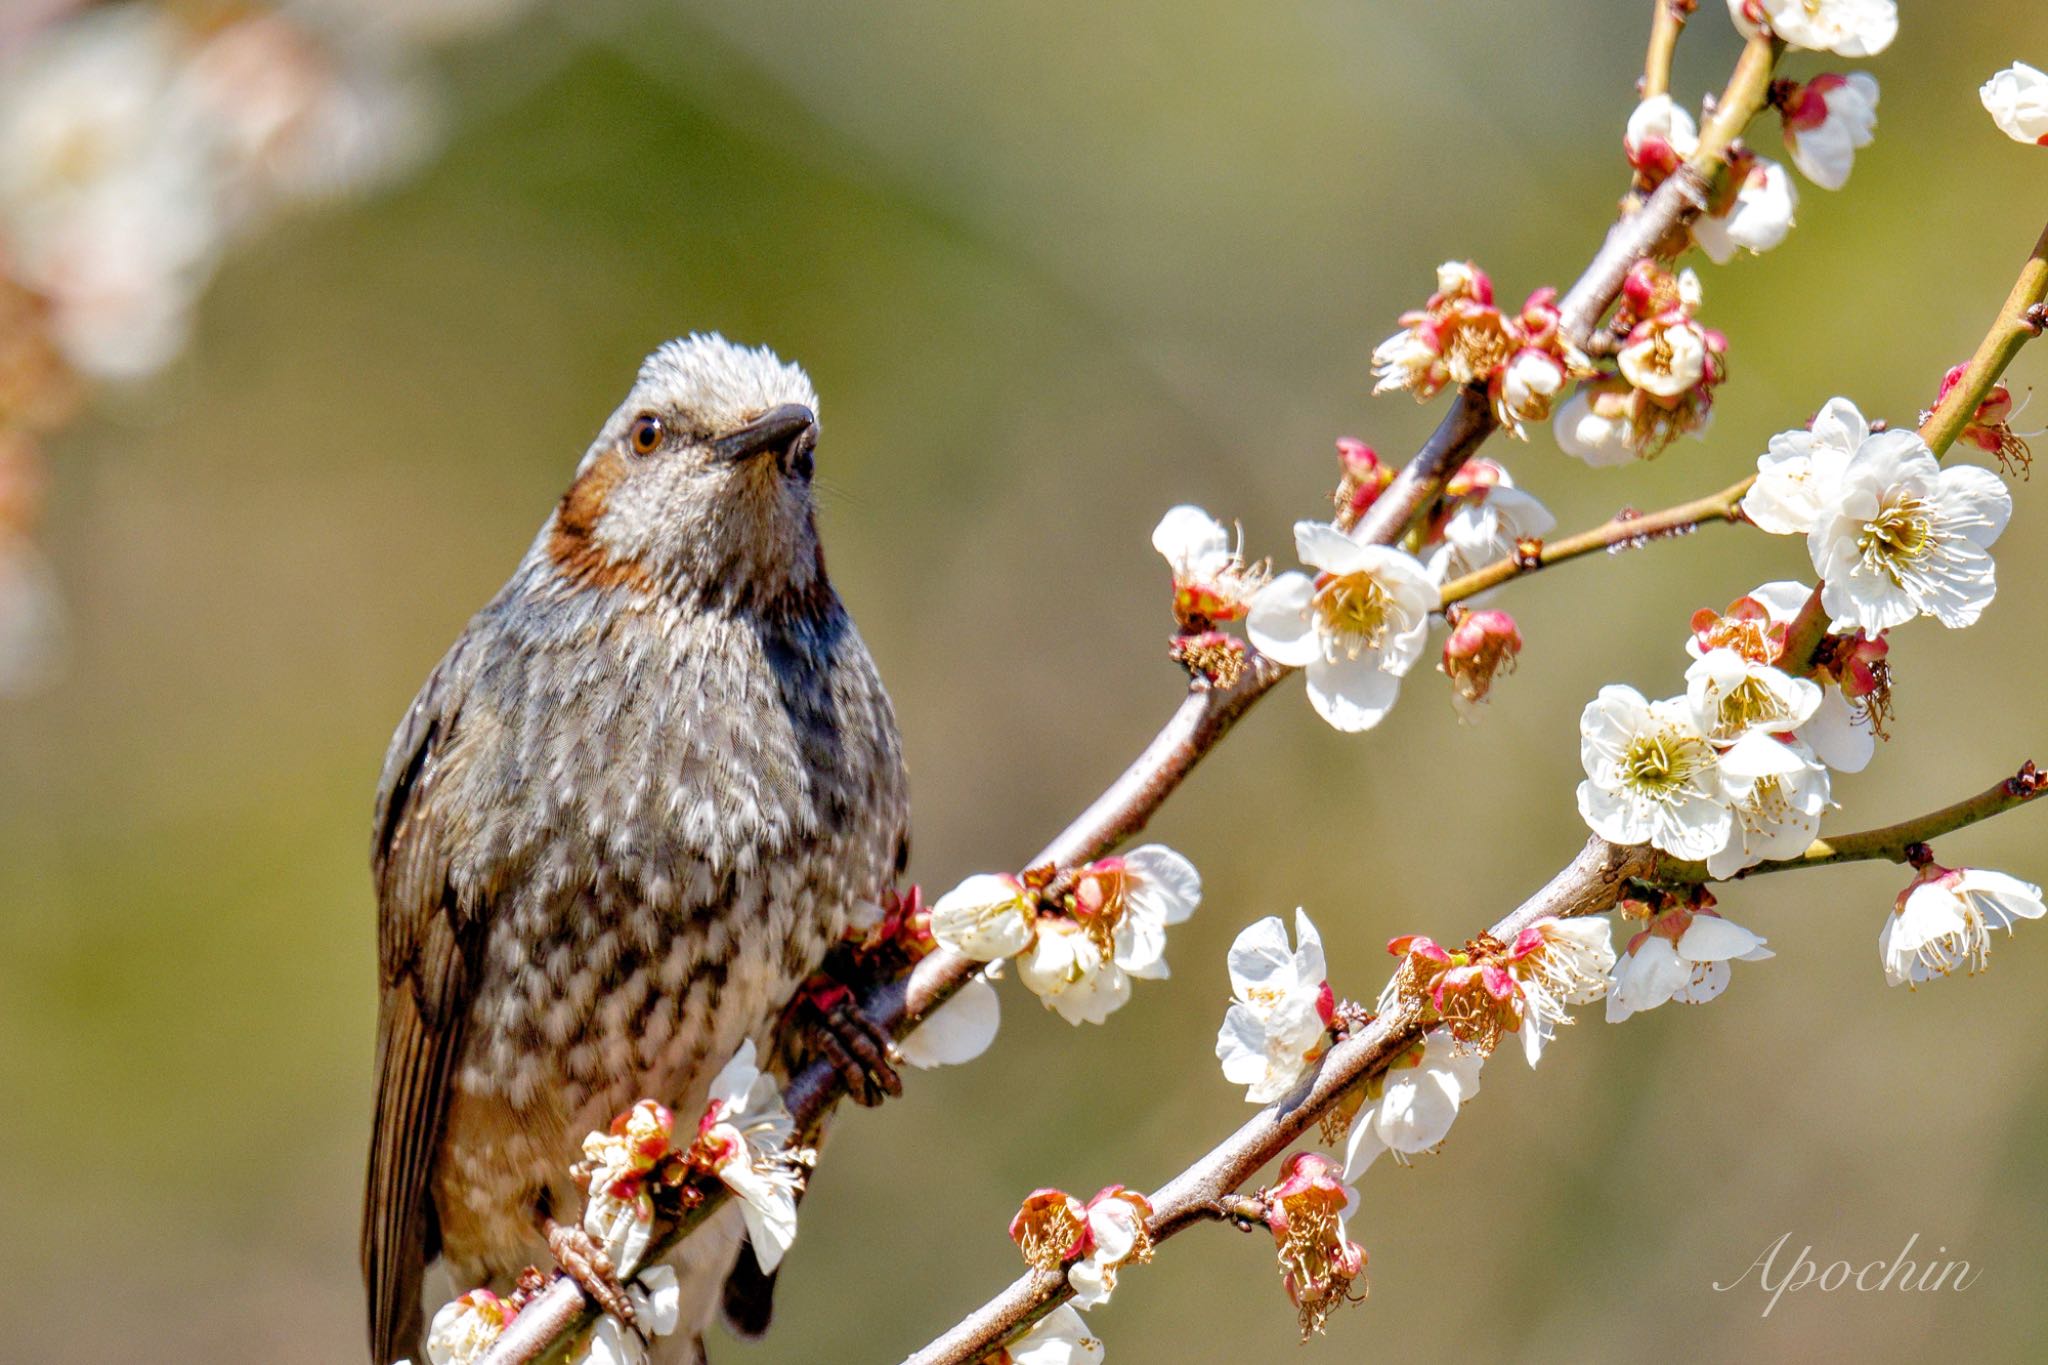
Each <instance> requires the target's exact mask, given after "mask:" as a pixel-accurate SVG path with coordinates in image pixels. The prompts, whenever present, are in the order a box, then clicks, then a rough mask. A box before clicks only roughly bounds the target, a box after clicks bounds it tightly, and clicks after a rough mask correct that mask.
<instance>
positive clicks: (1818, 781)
mask: <svg viewBox="0 0 2048 1365" xmlns="http://www.w3.org/2000/svg"><path fill="white" fill-rule="evenodd" d="M1721 783H1722V791H1723V793H1724V794H1725V795H1726V797H1727V800H1728V805H1729V809H1730V810H1731V811H1733V812H1734V816H1735V820H1734V824H1733V826H1732V827H1731V828H1730V829H1729V831H1728V842H1727V843H1726V844H1724V845H1722V846H1721V847H1720V848H1719V849H1717V850H1716V851H1715V852H1713V853H1710V854H1708V855H1707V875H1708V876H1710V877H1714V878H1716V879H1720V878H1725V877H1732V876H1734V875H1735V874H1736V873H1737V872H1739V871H1741V870H1742V869H1743V868H1745V867H1753V866H1755V865H1756V864H1758V863H1760V862H1763V861H1764V860H1766V859H1769V858H1790V857H1794V856H1796V855H1797V854H1800V853H1804V852H1805V851H1806V848H1807V846H1808V845H1809V844H1811V843H1812V842H1813V840H1814V836H1815V835H1817V834H1819V833H1820V817H1821V814H1822V812H1823V811H1825V810H1826V809H1827V807H1828V805H1829V780H1828V770H1827V769H1826V768H1824V767H1822V766H1821V764H1820V763H1819V761H1818V760H1816V759H1815V758H1814V756H1813V751H1812V750H1811V749H1808V748H1807V747H1806V746H1805V745H1804V744H1801V743H1799V742H1798V741H1797V740H1791V741H1781V740H1779V739H1777V738H1775V737H1774V736H1772V735H1771V734H1769V733H1767V732H1765V731H1762V730H1758V731H1754V732H1752V733H1750V734H1749V735H1747V736H1745V737H1744V738H1743V739H1741V740H1740V741H1738V742H1737V743H1736V744H1735V745H1734V746H1733V747H1732V748H1730V749H1729V750H1728V751H1727V752H1725V753H1723V754H1722V755H1721Z"/></svg>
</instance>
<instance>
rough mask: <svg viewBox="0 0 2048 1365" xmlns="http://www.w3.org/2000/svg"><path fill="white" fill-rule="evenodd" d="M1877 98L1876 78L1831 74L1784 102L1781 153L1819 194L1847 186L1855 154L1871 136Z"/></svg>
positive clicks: (1854, 73) (1809, 83) (1860, 73)
mask: <svg viewBox="0 0 2048 1365" xmlns="http://www.w3.org/2000/svg"><path fill="white" fill-rule="evenodd" d="M1877 95H1878V90H1877V77H1875V76H1873V75H1871V74H1870V73H1869V72H1867V71H1851V72H1850V73H1849V74H1847V75H1842V74H1840V73H1838V72H1832V71H1831V72H1828V73H1826V74H1825V75H1820V76H1815V77H1814V78H1813V79H1812V80H1810V81H1807V82H1806V83H1805V84H1804V85H1801V86H1799V87H1797V88H1796V89H1795V90H1793V91H1792V93H1791V94H1789V95H1788V96H1787V97H1786V98H1785V100H1784V101H1783V103H1782V105H1781V107H1782V108H1783V110H1784V115H1785V148H1786V150H1787V151H1789V152H1790V153H1791V154H1792V164H1793V165H1795V166H1797V167H1798V168H1799V173H1800V174H1801V175H1803V176H1805V177H1806V178H1807V179H1808V180H1811V181H1812V182H1813V183H1814V184H1816V185H1818V186H1820V187H1821V188H1822V189H1824V190H1838V189H1840V188H1842V186H1844V185H1846V184H1848V183H1849V171H1850V170H1851V168H1853V167H1854V166H1855V164H1856V152H1857V150H1858V149H1859V148H1863V147H1868V146H1869V145H1870V142H1871V139H1872V137H1874V136H1875V134H1876V129H1877Z"/></svg>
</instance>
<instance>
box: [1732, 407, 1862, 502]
mask: <svg viewBox="0 0 2048 1365" xmlns="http://www.w3.org/2000/svg"><path fill="white" fill-rule="evenodd" d="M1869 439H1870V423H1868V422H1866V421H1865V420H1863V414H1862V413H1861V412H1858V411H1857V410H1856V405H1855V404H1854V403H1852V402H1850V401H1849V400H1848V399H1846V398H1831V399H1829V400H1828V402H1827V405H1826V406H1825V407H1823V408H1822V409H1821V410H1820V412H1819V413H1818V414H1817V415H1816V416H1815V417H1814V419H1813V425H1812V427H1811V428H1809V429H1807V430H1804V431H1785V432H1780V433H1779V434H1778V435H1776V436H1773V437H1772V438H1771V444H1770V449H1769V450H1768V451H1766V452H1765V453H1764V454H1762V455H1760V456H1758V457H1757V462H1756V482H1755V483H1754V484H1752V485H1751V486H1750V490H1749V492H1747V493H1745V494H1743V497H1742V512H1743V515H1744V516H1746V517H1748V518H1749V519H1750V521H1751V522H1753V523H1755V525H1756V526H1757V527H1758V529H1760V530H1764V531H1768V532H1770V533H1771V534H1772V535H1777V536H1803V535H1805V534H1806V533H1807V532H1809V531H1811V530H1812V529H1813V526H1814V523H1815V522H1817V521H1819V520H1820V518H1821V515H1822V513H1823V512H1825V511H1826V510H1827V509H1828V507H1829V506H1830V505H1831V504H1832V503H1833V501H1834V496H1835V488H1836V485H1837V484H1839V483H1840V482H1841V478H1842V474H1843V471H1845V470H1846V469H1848V467H1849V461H1850V459H1851V458H1852V457H1853V456H1854V455H1855V454H1856V451H1857V450H1858V449H1859V448H1860V447H1861V446H1862V445H1863V443H1864V442H1865V441H1867V440H1869Z"/></svg>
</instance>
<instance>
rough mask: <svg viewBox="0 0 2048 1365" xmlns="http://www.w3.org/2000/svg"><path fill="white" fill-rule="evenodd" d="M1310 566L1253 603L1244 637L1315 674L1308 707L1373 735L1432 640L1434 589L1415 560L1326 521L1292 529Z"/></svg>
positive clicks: (1265, 590)
mask: <svg viewBox="0 0 2048 1365" xmlns="http://www.w3.org/2000/svg"><path fill="white" fill-rule="evenodd" d="M1294 538H1295V546H1296V548H1297V550H1298V551H1299V552H1300V555H1301V559H1302V562H1303V563H1305V564H1308V565H1310V566H1312V567H1313V568H1315V569H1316V570H1317V574H1316V576H1315V577H1314V578H1310V577H1309V576H1308V575H1307V574H1301V573H1285V574H1281V575H1280V576H1279V577H1277V578H1275V579H1274V580H1273V581H1272V582H1271V583H1268V584H1267V585H1266V586H1265V587H1263V588H1261V589H1260V590H1259V592H1258V595H1257V596H1256V597H1254V598H1253V599H1252V606H1251V613H1250V615H1249V616H1248V617H1247V618H1246V620H1245V632H1246V634H1247V635H1249V636H1250V637H1251V642H1252V644H1254V645H1255V646H1257V647H1258V649H1259V650H1260V651H1261V652H1263V653H1265V654H1266V655H1267V656H1269V657H1270V658H1272V659H1273V660H1275V661H1276V662H1279V663H1283V664H1288V665H1290V666H1293V667H1297V668H1305V669H1306V670H1307V672H1308V696H1309V701H1310V702H1311V703H1312V704H1313V705H1314V706H1315V708H1316V712H1317V714H1319V715H1321V716H1322V717H1323V719H1324V720H1326V721H1328V722H1329V723H1330V724H1331V725H1333V726H1335V727H1336V728H1337V729H1339V730H1345V731H1358V730H1368V729H1371V728H1372V727H1373V726H1375V725H1377V724H1379V723H1380V721H1381V720H1382V719H1383V718H1384V717H1385V716H1386V714H1387V712H1389V711H1391V710H1392V709H1393V707H1394V702H1395V700H1396V698H1398V697H1399V695H1400V692H1401V679H1402V677H1403V676H1404V675H1405V674H1406V673H1407V672H1408V670H1409V669H1411V668H1413V667H1414V666H1415V661H1416V660H1417V659H1419V658H1421V657H1422V650H1423V646H1424V645H1425V643H1427V640H1428V637H1429V618H1430V614H1431V613H1432V612H1434V611H1435V610H1436V608H1437V604H1438V601H1439V594H1438V590H1437V586H1436V584H1434V583H1433V582H1431V581H1430V578H1429V574H1428V572H1427V571H1426V570H1425V569H1424V568H1423V567H1422V565H1421V564H1420V563H1418V562H1417V561H1416V559H1415V558H1414V556H1412V555H1408V554H1404V553H1402V552H1401V551H1399V550H1395V549H1390V548H1388V547H1387V546H1384V545H1362V544H1360V543H1359V542H1357V541H1355V540H1353V539H1352V538H1351V537H1350V536H1347V535H1345V534H1344V533H1343V532H1342V531H1339V530H1338V529H1337V528H1336V527H1334V526H1331V525H1329V524H1328V523H1327V522H1320V521H1304V522H1299V523H1297V524H1296V525H1295V528H1294Z"/></svg>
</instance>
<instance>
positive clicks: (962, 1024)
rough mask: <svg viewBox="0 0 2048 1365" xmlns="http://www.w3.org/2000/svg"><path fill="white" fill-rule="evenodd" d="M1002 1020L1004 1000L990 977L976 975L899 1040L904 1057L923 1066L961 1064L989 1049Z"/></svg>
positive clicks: (920, 1067) (916, 1064)
mask: <svg viewBox="0 0 2048 1365" xmlns="http://www.w3.org/2000/svg"><path fill="white" fill-rule="evenodd" d="M1002 1022H1003V1009H1002V1002H1001V1001H1000V1000H999V999H998V998H997V997H996V988H995V986H994V985H993V984H991V983H990V981H989V980H988V978H987V977H982V976H977V977H975V978H974V979H972V980H971V981H969V982H968V983H967V984H966V985H964V986H962V987H961V988H960V989H959V991H957V992H956V993H955V994H954V996H953V998H952V999H950V1000H948V1001H946V1003H945V1004H943V1005H941V1006H939V1007H938V1008H937V1009H936V1010H933V1011H932V1012H931V1014H930V1015H928V1016H927V1017H926V1018H925V1021H924V1022H923V1023H921V1024H919V1025H918V1026H917V1028H916V1029H914V1030H913V1031H912V1032H911V1034H910V1036H909V1037H908V1038H905V1039H904V1040H903V1041H902V1042H900V1043H899V1044H897V1050H898V1051H899V1052H901V1053H902V1054H903V1060H904V1061H906V1062H908V1063H910V1065H912V1066H914V1067H917V1068H919V1069H921V1070H927V1071H928V1070H930V1069H931V1068H933V1067H939V1066H959V1065H960V1064H961V1063H963V1062H971V1061H973V1060H974V1059H975V1058H976V1057H979V1056H980V1055H981V1054H982V1053H984V1052H986V1051H988V1049H989V1045H990V1044H991V1043H993V1042H995V1039H996V1030H997V1029H998V1028H999V1027H1000V1026H1001V1024H1002Z"/></svg>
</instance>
